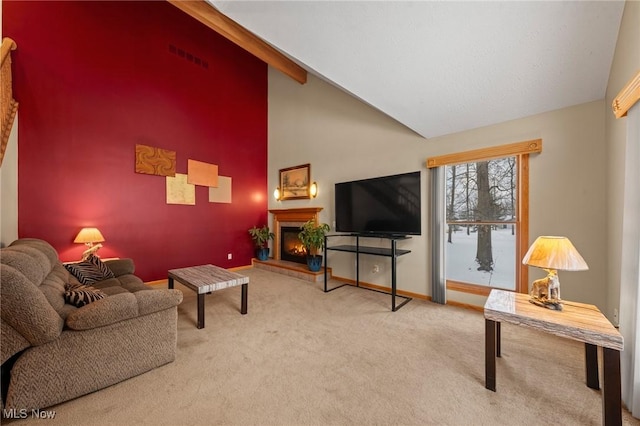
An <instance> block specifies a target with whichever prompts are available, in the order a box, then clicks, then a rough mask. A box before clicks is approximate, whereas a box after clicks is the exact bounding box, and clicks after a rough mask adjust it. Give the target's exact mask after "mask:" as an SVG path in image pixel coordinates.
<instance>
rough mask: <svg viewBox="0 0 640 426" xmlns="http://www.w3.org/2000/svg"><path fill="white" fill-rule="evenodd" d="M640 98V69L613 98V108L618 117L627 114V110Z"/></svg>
mask: <svg viewBox="0 0 640 426" xmlns="http://www.w3.org/2000/svg"><path fill="white" fill-rule="evenodd" d="M638 99H640V70H639V71H638V72H637V73H636V75H635V77H633V78H632V79H631V80H629V82H628V83H627V84H626V86H624V87H623V88H622V90H621V91H620V93H618V96H616V97H615V98H614V99H613V103H612V104H611V108H613V113H614V114H615V116H616V118H620V117H624V116H625V115H627V111H629V109H631V107H632V106H633V105H634V104H635V103H636V102H638Z"/></svg>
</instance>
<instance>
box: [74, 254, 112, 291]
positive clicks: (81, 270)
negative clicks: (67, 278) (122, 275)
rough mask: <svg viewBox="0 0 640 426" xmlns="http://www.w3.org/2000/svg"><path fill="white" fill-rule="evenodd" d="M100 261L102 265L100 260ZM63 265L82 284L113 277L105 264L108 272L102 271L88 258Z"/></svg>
mask: <svg viewBox="0 0 640 426" xmlns="http://www.w3.org/2000/svg"><path fill="white" fill-rule="evenodd" d="M100 263H101V264H102V265H103V266H104V264H103V263H102V262H100ZM64 267H65V268H67V270H68V271H69V272H71V273H72V274H73V276H75V277H76V278H77V279H78V281H80V282H81V283H82V284H87V285H89V284H93V283H96V282H98V281H102V280H105V279H109V278H113V272H111V270H110V269H109V268H107V267H106V266H105V269H106V270H107V271H108V273H107V272H105V271H102V270H100V267H99V266H97V265H96V264H95V263H93V262H92V261H90V260H89V259H87V260H83V261H82V262H77V263H67V264H65V265H64Z"/></svg>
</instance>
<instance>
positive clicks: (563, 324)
mask: <svg viewBox="0 0 640 426" xmlns="http://www.w3.org/2000/svg"><path fill="white" fill-rule="evenodd" d="M529 298H530V297H529V295H526V294H521V293H514V292H511V291H504V290H496V289H493V290H491V293H490V294H489V298H488V299H487V302H486V303H485V305H484V318H485V387H486V388H487V389H489V390H492V391H494V392H495V391H496V357H500V323H501V322H502V321H504V322H508V323H511V324H516V325H521V326H524V327H529V328H533V329H536V330H540V331H544V332H546V333H550V334H554V335H556V336H560V337H565V338H567V339H572V340H577V341H579V342H583V343H584V344H585V355H586V357H585V358H586V371H587V380H586V381H587V386H588V387H590V388H592V389H600V383H599V379H598V346H601V347H602V351H603V392H602V423H603V424H604V425H621V424H622V406H621V403H622V402H621V399H622V398H621V392H620V351H622V349H623V347H624V342H623V338H622V335H621V334H620V333H619V332H618V330H616V328H615V327H614V326H613V325H612V324H611V323H610V322H609V320H608V319H607V318H606V317H605V316H604V315H603V314H602V313H601V312H600V310H598V308H597V307H596V306H594V305H587V304H583V303H577V302H568V301H563V303H564V309H563V310H562V311H554V310H551V309H545V308H542V307H540V306H536V305H534V304H532V303H530V302H529Z"/></svg>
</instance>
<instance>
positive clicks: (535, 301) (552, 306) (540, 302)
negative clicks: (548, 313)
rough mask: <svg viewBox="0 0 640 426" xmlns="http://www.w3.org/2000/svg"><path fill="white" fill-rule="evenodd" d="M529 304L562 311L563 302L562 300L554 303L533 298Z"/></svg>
mask: <svg viewBox="0 0 640 426" xmlns="http://www.w3.org/2000/svg"><path fill="white" fill-rule="evenodd" d="M529 302H531V303H533V304H534V305H537V306H542V307H543V308H547V309H553V310H554V311H561V310H562V302H561V301H560V300H557V301H553V302H552V301H550V300H540V299H536V298H535V297H532V298H531V299H529Z"/></svg>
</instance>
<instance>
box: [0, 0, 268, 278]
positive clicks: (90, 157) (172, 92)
mask: <svg viewBox="0 0 640 426" xmlns="http://www.w3.org/2000/svg"><path fill="white" fill-rule="evenodd" d="M2 8H3V13H2V18H3V34H4V36H7V37H11V38H13V39H14V40H15V41H16V43H17V45H18V49H17V50H16V51H15V52H14V53H13V72H14V89H15V98H16V100H17V101H18V102H19V103H20V106H19V114H20V120H19V128H18V137H19V141H18V194H19V195H18V233H19V236H20V237H21V238H23V237H35V238H42V239H45V240H47V241H49V242H50V243H51V244H52V245H53V246H54V247H55V248H56V249H57V250H58V252H59V254H60V258H61V259H62V260H63V261H68V260H77V259H79V257H80V255H81V253H82V251H83V249H84V247H83V246H81V245H78V244H73V239H74V238H75V236H76V234H77V233H78V231H79V230H80V228H82V227H85V226H96V227H98V228H99V229H100V230H101V231H102V233H103V235H104V237H105V239H106V242H105V243H103V245H104V247H103V248H102V249H101V250H100V253H99V254H100V255H101V257H103V258H105V257H130V258H133V260H134V261H135V264H136V273H137V274H138V275H139V276H140V277H141V278H142V279H143V280H156V279H162V278H166V275H167V269H171V268H176V267H183V266H189V265H196V264H202V263H213V264H217V265H220V266H223V267H232V266H239V265H246V264H249V263H250V260H251V257H252V255H253V247H252V245H251V241H250V239H249V236H248V233H247V230H248V229H249V228H250V227H252V226H253V225H261V224H264V223H266V219H267V199H266V194H267V66H266V64H264V63H263V62H261V61H259V60H258V59H256V58H254V57H253V56H251V55H250V54H248V53H246V52H245V51H243V50H241V49H240V48H238V47H236V46H235V45H233V44H231V43H230V42H228V41H227V40H225V39H223V38H222V37H220V36H219V35H218V34H216V33H215V32H213V31H211V30H209V29H207V28H206V27H204V26H203V25H201V24H200V23H198V22H197V21H195V20H194V19H192V18H190V17H189V16H187V15H186V14H184V13H183V12H181V11H180V10H178V9H177V8H175V7H174V6H172V5H170V4H169V3H167V2H164V1H143V2H129V1H123V2H109V1H107V2H93V1H74V2H53V1H44V2H36V1H25V2H18V1H6V0H5V1H3V2H2ZM136 144H144V145H151V146H155V147H159V148H163V149H168V150H173V151H176V153H177V172H178V173H186V172H187V160H188V159H195V160H198V161H203V162H208V163H213V164H217V165H218V167H219V174H220V175H222V176H230V177H231V178H232V200H233V201H232V203H231V204H216V203H210V202H208V188H206V187H199V186H198V187H196V205H195V206H186V205H168V204H167V203H166V183H165V178H164V177H160V176H152V175H144V174H138V173H135V172H134V170H135V158H134V149H135V145H136ZM228 253H232V256H233V259H232V260H227V254H228Z"/></svg>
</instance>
